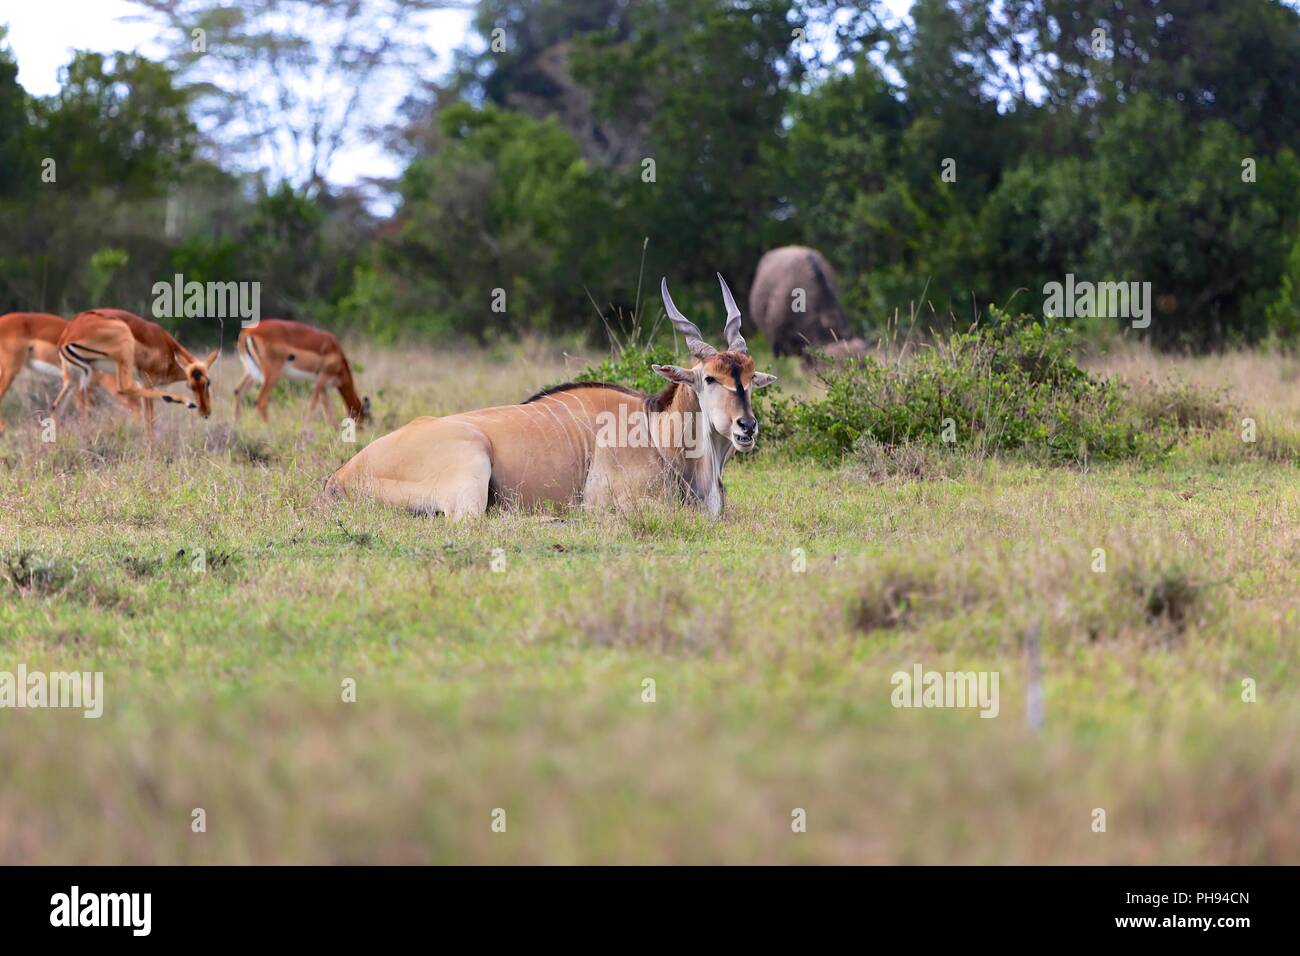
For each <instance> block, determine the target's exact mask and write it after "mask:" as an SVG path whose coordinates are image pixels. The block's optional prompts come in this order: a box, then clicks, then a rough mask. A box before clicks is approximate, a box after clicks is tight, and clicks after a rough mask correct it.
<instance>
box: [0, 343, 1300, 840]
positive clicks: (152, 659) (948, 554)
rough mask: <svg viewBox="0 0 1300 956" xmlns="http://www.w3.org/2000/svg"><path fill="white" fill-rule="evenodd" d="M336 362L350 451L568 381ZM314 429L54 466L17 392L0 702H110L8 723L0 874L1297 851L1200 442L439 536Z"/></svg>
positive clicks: (169, 430) (1287, 513)
mask: <svg viewBox="0 0 1300 956" xmlns="http://www.w3.org/2000/svg"><path fill="white" fill-rule="evenodd" d="M1111 361H1115V362H1116V363H1120V360H1119V359H1112V360H1111ZM1124 361H1129V360H1127V359H1126V360H1124ZM1220 361H1227V360H1226V359H1223V360H1220V359H1206V360H1170V362H1169V363H1168V368H1166V367H1165V366H1164V365H1162V364H1161V362H1160V360H1158V359H1156V358H1154V357H1148V358H1146V359H1144V360H1143V362H1145V365H1142V367H1143V368H1144V369H1145V372H1146V373H1149V374H1151V375H1154V376H1155V377H1157V378H1158V379H1159V380H1161V381H1166V380H1168V378H1169V376H1170V375H1172V374H1174V373H1177V374H1178V375H1181V376H1183V377H1184V379H1185V380H1187V381H1198V382H1199V381H1210V380H1212V379H1213V377H1214V372H1213V371H1207V370H1206V369H1207V368H1209V369H1213V368H1215V367H1217V366H1216V365H1215V363H1217V362H1220ZM1232 361H1235V362H1239V363H1241V366H1242V367H1243V368H1249V369H1250V371H1248V372H1247V371H1243V372H1241V373H1239V374H1241V375H1243V376H1244V379H1243V381H1246V382H1257V381H1260V380H1263V381H1274V382H1278V383H1281V382H1283V381H1284V379H1285V376H1286V375H1287V374H1289V372H1288V371H1287V369H1288V368H1289V367H1290V364H1289V362H1288V361H1287V360H1283V359H1277V358H1273V357H1267V356H1240V357H1237V358H1236V359H1233V360H1232ZM1200 363H1206V364H1205V365H1204V366H1203V365H1201V364H1200ZM356 364H357V365H358V366H359V368H360V371H359V377H360V379H361V382H362V385H363V390H364V391H366V392H368V393H369V394H371V396H372V398H373V400H374V403H375V407H376V412H377V414H378V415H379V417H380V423H381V425H380V427H379V428H378V429H375V430H371V431H368V432H364V433H362V435H361V436H360V440H361V441H365V440H369V439H370V438H372V437H374V436H375V435H376V434H379V433H381V432H382V431H383V430H384V429H386V428H388V427H391V426H393V425H397V424H400V423H402V422H404V421H405V420H407V419H408V418H409V417H412V416H414V415H416V414H425V413H432V414H439V413H443V412H447V411H451V410H453V409H459V408H464V407H468V406H473V405H487V404H494V403H501V402H510V401H517V400H519V399H520V398H522V397H524V396H525V395H527V394H528V393H529V392H530V391H531V390H532V389H533V388H535V387H536V386H538V385H539V384H543V383H546V382H550V381H555V380H557V379H560V378H563V377H565V375H566V366H565V362H564V358H563V356H562V355H560V354H559V353H558V351H555V350H549V349H547V348H546V347H545V345H544V344H542V343H531V344H529V345H528V346H525V347H523V348H521V349H518V350H514V351H509V352H504V353H500V354H494V355H492V354H488V355H485V354H473V353H469V354H466V353H440V352H436V351H410V352H402V353H388V352H383V351H367V350H365V349H359V350H357V356H356ZM1138 365H1141V363H1139V362H1138V361H1137V360H1136V359H1133V360H1131V364H1130V365H1128V366H1124V367H1126V368H1136V367H1138ZM1117 370H1118V369H1117ZM237 371H238V369H237V368H235V367H234V363H233V362H231V361H230V360H229V357H228V358H227V360H226V361H225V362H223V363H222V365H221V367H220V369H219V373H218V376H219V377H218V390H219V393H220V394H221V395H222V396H225V395H228V389H229V387H230V385H231V383H232V382H233V380H234V375H235V374H236V373H237ZM379 381H383V382H384V383H385V384H384V386H383V387H382V388H379V387H377V386H376V383H377V382H379ZM1252 394H1253V395H1254V397H1250V396H1249V395H1243V396H1238V395H1234V396H1233V400H1234V401H1235V402H1238V403H1239V404H1242V405H1246V404H1248V403H1249V402H1252V401H1253V402H1258V403H1259V415H1260V419H1261V421H1268V422H1275V423H1277V427H1278V428H1279V429H1284V428H1289V429H1295V428H1296V427H1297V419H1298V418H1300V408H1297V406H1296V404H1295V402H1294V400H1293V398H1292V396H1291V395H1290V394H1289V393H1288V394H1285V395H1284V394H1281V393H1280V392H1279V393H1269V392H1267V390H1264V391H1260V392H1256V393H1252ZM1268 395H1271V401H1265V400H1264V399H1265V397H1266V396H1268ZM305 401H306V395H305V393H304V392H301V391H298V392H295V393H293V394H292V395H287V396H286V397H284V398H283V399H282V400H281V401H279V402H277V403H276V404H274V405H273V406H272V408H273V413H274V414H273V420H272V422H271V424H270V425H263V424H262V423H260V422H259V421H257V420H256V419H255V417H253V416H252V415H250V416H249V417H248V418H246V419H241V421H240V424H239V427H238V428H235V427H233V426H232V424H231V422H230V420H229V415H230V409H229V401H228V399H225V398H224V397H223V398H222V400H221V401H220V402H219V404H218V406H217V413H216V415H215V416H214V418H213V419H212V420H211V421H209V422H206V423H205V422H200V421H198V420H197V419H196V418H194V417H193V416H192V415H187V414H184V413H181V412H179V411H178V410H176V409H162V410H160V417H161V418H162V419H163V427H162V429H161V432H160V434H159V436H158V438H157V440H156V441H155V442H154V443H153V445H152V446H151V447H148V448H146V447H144V446H143V445H142V443H141V442H140V437H141V436H140V433H139V429H138V426H136V425H135V424H134V423H131V422H123V421H122V420H121V419H120V417H118V416H116V415H113V414H111V413H110V412H109V411H108V410H104V411H103V412H102V413H101V414H100V415H99V416H97V417H96V418H95V419H94V420H93V421H91V422H88V423H70V424H69V425H68V426H67V427H66V428H64V429H62V430H61V431H60V433H59V437H58V441H56V442H55V443H53V444H45V443H42V442H41V441H40V434H39V429H38V428H37V427H36V425H35V423H34V422H33V421H31V420H30V419H29V418H24V416H23V415H22V414H16V413H15V412H16V411H20V410H21V409H23V408H25V407H30V408H33V409H34V408H36V407H37V406H38V405H39V402H38V401H37V400H36V399H33V398H31V397H23V396H18V397H17V399H16V401H15V402H13V403H12V404H11V403H10V402H9V401H6V411H7V412H8V413H9V414H8V415H7V416H6V417H7V419H8V420H9V422H10V423H11V433H10V434H8V435H7V436H6V437H5V438H4V439H3V440H0V462H3V464H0V481H2V482H3V484H0V552H3V553H2V554H0V579H2V580H0V671H4V670H10V671H12V670H13V669H15V668H16V667H17V665H18V664H19V663H23V664H26V665H27V666H28V667H29V668H33V669H51V670H52V669H78V670H81V669H87V670H102V671H103V672H104V674H105V684H106V698H107V699H106V705H105V713H104V716H103V717H102V718H100V719H99V720H85V719H83V718H82V717H81V716H80V715H79V714H74V713H69V712H60V711H50V710H43V711H22V712H18V711H9V710H5V711H0V766H2V767H4V768H5V777H6V784H5V786H4V787H0V862H6V863H14V862H23V863H27V862H43V863H54V862H102V863H120V862H121V863H124V862H147V863H162V862H190V863H193V862H222V863H242V862H264V863H270V862H426V861H435V862H541V861H549V862H634V861H644V862H708V861H726V862H765V863H766V862H881V863H885V862H890V863H898V862H945V861H950V862H964V863H977V862H996V863H1002V862H1047V863H1069V862H1084V863H1101V862H1108V863H1119V862H1122V863H1148V862H1166V863H1194V862H1196V863H1266V862H1272V863H1295V862H1297V861H1300V829H1298V828H1297V824H1296V821H1297V820H1300V779H1297V776H1296V773H1295V769H1294V768H1295V767H1296V766H1297V765H1298V760H1297V758H1300V744H1298V742H1297V736H1296V731H1295V728H1296V727H1297V726H1300V720H1298V718H1300V703H1297V701H1296V699H1295V696H1294V694H1293V693H1291V691H1290V689H1291V688H1293V687H1294V686H1295V684H1296V680H1297V677H1300V645H1298V644H1297V642H1296V641H1295V640H1294V636H1295V628H1296V624H1297V621H1300V597H1298V596H1297V592H1296V589H1295V581H1296V568H1297V566H1300V520H1297V519H1300V484H1298V483H1297V482H1296V480H1295V479H1296V473H1295V463H1294V459H1290V460H1287V459H1286V458H1285V457H1284V456H1283V454H1282V451H1281V449H1282V448H1284V445H1283V444H1278V445H1276V446H1275V448H1276V449H1277V450H1278V454H1277V456H1276V457H1271V456H1268V455H1261V454H1259V452H1258V444H1257V445H1256V446H1254V447H1251V446H1247V445H1245V444H1244V443H1242V442H1241V441H1240V439H1239V438H1238V437H1236V435H1235V433H1234V432H1232V431H1224V430H1219V431H1213V432H1211V434H1210V435H1209V436H1207V437H1206V438H1204V439H1197V441H1196V442H1194V443H1193V444H1192V445H1191V446H1189V447H1188V448H1186V449H1183V450H1181V451H1180V452H1179V453H1178V454H1177V455H1175V456H1174V457H1173V458H1172V459H1171V460H1170V461H1169V462H1167V463H1166V464H1164V465H1161V466H1159V467H1151V468H1139V467H1137V466H1123V467H1112V468H1103V469H1099V468H1095V467H1094V468H1091V469H1088V470H1068V469H1060V468H1057V469H1037V468H1032V467H1028V466H1026V465H1023V464H1015V463H1009V462H1005V461H1000V460H998V459H996V458H993V459H988V460H985V461H974V460H971V461H960V460H959V461H958V465H959V466H960V467H954V468H952V469H948V468H947V467H946V464H945V467H944V468H943V470H942V471H941V472H936V471H935V467H936V466H935V465H934V463H933V461H931V459H930V458H929V457H928V456H927V455H926V454H924V453H923V451H922V450H913V451H914V452H915V454H911V453H908V454H909V455H910V457H907V456H904V457H903V458H898V457H897V456H893V457H892V458H886V459H881V460H880V461H877V462H876V464H875V465H873V464H872V462H871V461H864V462H858V463H849V464H846V465H845V466H844V467H842V468H839V469H821V468H809V467H807V466H803V465H796V464H794V463H791V462H789V461H786V460H784V459H782V458H781V457H780V456H772V455H759V456H756V457H754V458H753V459H750V460H746V461H744V462H740V463H737V465H736V466H735V467H734V468H733V469H732V470H731V471H729V473H728V481H727V486H728V514H727V517H726V519H725V520H724V521H721V522H714V521H711V520H709V519H708V518H706V517H704V516H702V515H700V514H698V513H696V512H692V511H684V510H682V509H679V508H673V507H668V506H664V505H660V504H648V505H646V506H645V507H644V508H638V509H634V510H632V511H630V512H624V513H585V512H578V513H564V514H559V515H533V514H522V513H509V512H507V513H495V514H492V515H490V516H489V517H488V518H486V519H485V520H483V521H481V522H478V523H476V524H471V525H464V526H455V527H452V526H448V525H446V524H444V523H443V522H441V520H439V519H429V518H418V517H413V516H409V515H406V514H404V513H401V512H396V511H392V510H389V509H384V508H380V507H376V506H371V505H366V504H338V503H333V502H328V501H324V500H322V498H321V496H320V495H319V487H320V479H321V477H322V476H323V475H324V474H326V473H328V471H329V470H330V469H331V468H333V467H334V466H335V465H337V464H338V463H339V462H341V461H342V460H344V459H346V457H348V456H349V455H350V454H352V453H353V452H354V451H355V450H356V447H357V446H353V445H347V444H345V443H343V442H342V441H341V440H340V436H339V434H338V433H337V432H334V431H332V430H329V429H327V428H325V427H324V426H323V425H322V424H319V423H317V424H314V425H313V426H312V427H310V428H308V429H306V430H304V429H303V428H302V427H301V426H302V422H301V415H302V411H303V409H304V407H305ZM24 403H30V405H29V406H26V405H24ZM1279 441H1280V440H1279ZM944 462H945V463H946V462H947V459H945V460H944ZM935 478H941V479H942V480H933V479H935ZM1096 549H1103V550H1104V552H1105V570H1104V571H1098V570H1096V567H1097V565H1096ZM200 550H201V551H202V553H203V569H202V571H200V572H196V571H195V570H194V560H195V558H196V556H197V555H198V553H199V551H200ZM494 568H500V570H494ZM1034 627H1037V628H1039V629H1040V630H1041V634H1042V656H1043V667H1044V674H1045V676H1044V682H1045V691H1046V701H1047V721H1046V726H1045V728H1044V730H1043V731H1042V733H1041V734H1037V735H1035V734H1033V733H1031V732H1030V731H1029V729H1028V728H1027V726H1026V720H1025V714H1024V701H1025V693H1026V687H1025V676H1024V675H1025V649H1024V646H1023V638H1024V635H1025V634H1026V632H1027V631H1029V630H1030V629H1031V628H1034ZM914 663H921V664H922V665H923V666H924V667H925V668H926V669H929V670H941V671H942V670H960V671H971V670H976V671H978V670H994V671H997V672H999V673H1000V675H1001V693H1002V701H1001V708H1000V713H999V716H998V718H997V719H992V720H986V719H980V718H979V717H978V716H976V715H975V713H973V712H970V711H952V710H946V711H945V710H896V709H894V708H893V707H892V706H890V694H891V689H892V688H891V684H890V677H891V674H892V673H893V672H894V671H896V670H907V669H910V668H911V667H912V665H913V664H914ZM348 678H351V679H354V680H355V681H356V686H357V701H356V703H344V702H343V701H342V699H341V691H340V689H341V685H342V682H343V681H344V680H345V679H348ZM1244 678H1250V679H1252V680H1254V681H1255V683H1256V685H1257V689H1258V700H1257V702H1255V703H1247V702H1245V701H1243V699H1242V680H1243V679H1244ZM647 679H649V680H653V681H654V682H655V690H656V700H655V702H654V703H646V702H644V700H643V696H642V695H643V693H644V687H645V684H644V682H645V681H646V680H647ZM196 807H202V808H204V809H205V810H206V811H207V814H208V821H209V823H208V831H207V832H206V833H203V834H195V833H193V832H192V831H191V829H190V822H191V812H192V811H193V809H194V808H196ZM497 807H500V808H503V809H505V810H506V811H507V814H508V820H509V823H508V830H507V833H506V834H495V833H493V832H492V830H491V828H490V823H491V813H492V811H493V809H494V808H497ZM796 807H801V808H804V809H806V810H807V811H808V819H809V827H808V832H807V833H804V834H794V833H792V832H791V829H790V814H791V811H792V810H793V809H794V808H796ZM1095 808H1102V809H1105V810H1106V812H1107V819H1108V827H1107V832H1106V833H1104V834H1098V833H1094V832H1093V831H1092V829H1091V823H1092V814H1093V810H1094V809H1095Z"/></svg>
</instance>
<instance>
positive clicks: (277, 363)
mask: <svg viewBox="0 0 1300 956" xmlns="http://www.w3.org/2000/svg"><path fill="white" fill-rule="evenodd" d="M236 349H237V350H238V352H239V355H240V358H241V360H242V361H244V362H245V371H244V377H243V378H242V379H240V381H239V384H238V385H236V386H235V417H236V418H238V417H239V409H240V405H241V402H242V399H243V396H244V392H245V391H247V390H248V388H249V387H250V386H252V385H253V384H255V383H256V382H257V377H256V376H255V375H254V374H253V373H252V372H251V371H249V370H248V368H247V365H248V362H249V361H251V362H252V363H253V364H254V365H255V366H256V367H257V368H258V369H259V370H260V373H261V377H262V388H261V391H260V392H258V395H257V411H258V414H260V415H261V416H262V419H263V421H265V420H266V419H267V417H268V416H267V405H268V404H269V403H270V400H271V391H272V390H273V389H274V388H275V386H276V383H277V382H279V380H280V377H281V376H282V375H284V374H285V372H286V370H287V369H292V370H294V371H296V372H298V373H299V375H300V376H301V377H304V378H308V377H309V378H312V379H313V381H314V384H313V386H312V392H311V401H310V402H308V404H307V419H308V420H309V421H310V419H311V415H312V412H313V411H314V410H315V409H316V407H317V406H319V407H320V409H321V412H322V414H324V416H325V419H326V421H328V422H330V423H331V424H333V422H334V412H333V410H332V409H331V408H330V400H329V394H328V391H327V390H328V389H330V388H337V389H338V391H339V395H341V396H342V397H343V405H344V407H345V408H346V409H347V413H348V416H349V417H351V418H352V419H353V420H354V421H356V422H358V423H361V422H363V421H365V420H366V419H367V418H368V417H369V416H368V414H367V412H366V408H365V403H364V402H363V401H362V399H361V398H360V396H359V395H358V394H357V389H356V384H355V383H354V381H353V379H352V368H351V366H350V365H349V364H348V359H347V356H346V355H344V354H343V348H342V346H340V345H339V342H338V339H336V338H335V337H334V336H333V335H331V334H330V333H329V332H326V331H324V330H323V329H318V328H316V327H314V326H311V325H305V324H304V323H302V322H290V321H287V320H285V319H263V320H262V321H261V322H259V323H257V325H254V326H252V327H251V328H247V329H242V330H241V331H240V333H239V342H238V344H237V345H236Z"/></svg>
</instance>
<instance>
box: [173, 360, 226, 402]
mask: <svg viewBox="0 0 1300 956" xmlns="http://www.w3.org/2000/svg"><path fill="white" fill-rule="evenodd" d="M219 354H220V349H213V350H212V352H211V354H209V355H208V357H207V358H205V359H203V361H199V360H198V359H196V358H194V356H192V355H191V356H188V357H186V356H184V355H181V354H180V353H179V352H178V353H177V354H176V364H177V365H179V366H180V367H181V369H182V370H183V371H184V372H185V384H186V385H187V386H188V387H189V390H190V391H191V392H193V393H194V401H193V402H191V403H190V407H191V408H197V409H198V410H199V414H200V415H202V416H203V417H204V418H207V417H208V416H209V415H211V414H212V378H211V377H210V375H209V372H210V370H211V369H212V365H213V363H215V362H216V361H217V356H218V355H219Z"/></svg>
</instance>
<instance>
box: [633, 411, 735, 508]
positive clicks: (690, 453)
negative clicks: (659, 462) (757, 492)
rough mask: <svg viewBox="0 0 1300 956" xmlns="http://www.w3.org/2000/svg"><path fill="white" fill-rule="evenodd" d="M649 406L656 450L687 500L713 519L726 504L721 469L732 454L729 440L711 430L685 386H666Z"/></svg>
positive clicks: (706, 419)
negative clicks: (654, 420)
mask: <svg viewBox="0 0 1300 956" xmlns="http://www.w3.org/2000/svg"><path fill="white" fill-rule="evenodd" d="M670 392H671V394H669V393H670ZM651 405H652V408H651V411H652V413H653V412H654V411H658V412H659V424H658V428H657V431H658V439H659V450H660V451H661V452H662V453H663V456H664V458H665V460H666V461H667V462H668V463H669V465H670V466H671V467H672V468H673V469H674V470H675V471H676V472H677V474H678V475H679V476H680V477H681V479H682V480H683V481H684V482H685V484H686V486H687V488H688V489H689V493H690V495H691V497H693V498H695V499H696V500H697V501H698V502H699V504H700V506H701V507H702V508H704V510H705V511H707V512H708V513H709V514H710V515H712V516H713V517H715V518H716V517H717V516H718V515H720V514H722V509H723V507H724V506H725V504H726V490H725V489H724V488H723V486H722V469H723V467H725V466H726V464H727V462H728V461H729V460H730V459H731V456H732V455H733V454H735V451H736V449H735V446H734V445H732V443H731V439H730V438H729V437H728V436H726V435H720V434H718V433H717V432H716V431H714V430H713V426H712V424H711V423H710V422H709V420H708V416H707V415H705V414H704V413H703V411H702V409H701V408H700V403H699V399H698V398H697V397H696V395H695V391H694V390H693V389H691V388H689V387H688V386H685V385H673V386H670V387H669V388H668V389H666V390H665V391H664V392H662V393H660V395H659V396H657V397H656V398H654V399H651ZM653 406H657V408H656V407H653ZM688 423H689V424H688Z"/></svg>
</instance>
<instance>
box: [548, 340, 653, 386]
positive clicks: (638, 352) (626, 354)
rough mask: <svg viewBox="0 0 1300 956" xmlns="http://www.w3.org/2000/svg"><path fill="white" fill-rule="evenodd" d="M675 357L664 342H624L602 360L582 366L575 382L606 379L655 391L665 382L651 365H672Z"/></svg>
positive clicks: (603, 380) (605, 380) (616, 383)
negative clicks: (657, 343)
mask: <svg viewBox="0 0 1300 956" xmlns="http://www.w3.org/2000/svg"><path fill="white" fill-rule="evenodd" d="M674 364H677V357H676V356H675V355H673V353H672V350H671V349H669V348H668V347H667V346H666V345H638V344H627V345H624V346H623V347H622V348H620V349H619V350H618V351H617V352H616V353H615V354H612V355H610V357H609V358H607V359H605V361H603V362H600V363H598V364H596V365H592V366H590V367H588V368H585V369H583V370H582V371H581V372H579V373H578V374H577V375H575V376H574V378H573V380H574V381H575V382H609V383H610V384H611V385H622V386H624V387H625V388H635V389H637V390H639V391H642V392H648V393H654V392H657V391H659V390H660V389H662V388H663V387H664V386H665V385H666V384H668V383H667V381H665V380H664V379H663V378H662V377H661V376H660V375H659V374H658V373H657V372H655V371H654V369H652V368H651V367H650V366H651V365H674Z"/></svg>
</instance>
